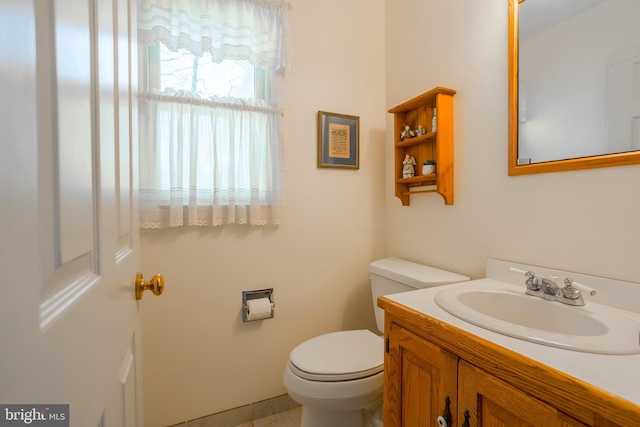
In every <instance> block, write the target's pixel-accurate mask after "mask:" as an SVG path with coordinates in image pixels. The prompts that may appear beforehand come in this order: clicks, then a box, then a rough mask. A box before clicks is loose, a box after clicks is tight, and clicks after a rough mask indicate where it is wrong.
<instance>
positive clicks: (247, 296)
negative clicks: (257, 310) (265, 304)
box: [242, 288, 276, 322]
mask: <svg viewBox="0 0 640 427" xmlns="http://www.w3.org/2000/svg"><path fill="white" fill-rule="evenodd" d="M262 298H268V299H269V302H270V303H271V314H270V315H269V316H268V317H262V318H259V319H249V318H248V315H249V305H248V304H247V302H248V301H250V300H255V299H262ZM275 305H276V304H275V303H274V301H273V288H266V289H255V290H252V291H242V321H243V322H253V321H256V320H264V319H273V316H274V308H275Z"/></svg>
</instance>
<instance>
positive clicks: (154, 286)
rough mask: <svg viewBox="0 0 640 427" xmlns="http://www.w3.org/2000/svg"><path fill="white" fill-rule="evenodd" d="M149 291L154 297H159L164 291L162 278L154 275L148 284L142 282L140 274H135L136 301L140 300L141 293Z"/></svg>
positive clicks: (159, 275) (160, 275)
mask: <svg viewBox="0 0 640 427" xmlns="http://www.w3.org/2000/svg"><path fill="white" fill-rule="evenodd" d="M147 290H150V291H151V292H153V294H154V295H160V294H161V293H162V291H164V277H162V274H156V275H155V276H153V277H152V278H151V280H149V281H148V282H145V281H144V278H143V277H142V273H138V274H136V299H142V293H143V292H144V291H147Z"/></svg>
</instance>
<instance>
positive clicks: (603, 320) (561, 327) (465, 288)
mask: <svg viewBox="0 0 640 427" xmlns="http://www.w3.org/2000/svg"><path fill="white" fill-rule="evenodd" d="M435 301H436V304H438V306H440V308H442V309H443V310H445V311H447V312H449V313H450V314H452V315H454V316H456V317H458V318H460V319H462V320H464V321H466V322H469V323H472V324H474V325H476V326H480V327H481V328H485V329H488V330H491V331H494V332H498V333H501V334H504V335H508V336H511V337H514V338H518V339H522V340H526V341H531V342H535V343H538V344H543V345H548V346H552V347H559V348H563V349H567V350H574V351H583V352H588V353H600V354H637V353H640V323H638V322H636V321H634V320H633V319H631V318H630V317H627V316H626V315H624V314H623V313H625V312H624V311H622V310H617V309H614V308H611V307H607V306H603V305H599V304H594V303H593V302H591V301H587V303H586V305H585V306H582V307H574V306H570V305H567V304H562V303H560V302H556V301H548V300H545V299H542V298H537V297H533V296H530V295H526V294H525V287H524V285H523V286H518V285H513V284H511V283H506V282H499V281H496V280H490V279H484V280H480V281H475V282H469V284H464V285H457V286H453V287H449V288H447V289H445V290H442V291H440V292H439V293H438V294H436V297H435Z"/></svg>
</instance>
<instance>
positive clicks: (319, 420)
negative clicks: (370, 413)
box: [283, 329, 384, 427]
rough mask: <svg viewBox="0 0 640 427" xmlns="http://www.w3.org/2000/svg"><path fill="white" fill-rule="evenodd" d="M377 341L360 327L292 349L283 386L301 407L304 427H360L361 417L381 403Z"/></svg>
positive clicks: (380, 349) (379, 344)
mask: <svg viewBox="0 0 640 427" xmlns="http://www.w3.org/2000/svg"><path fill="white" fill-rule="evenodd" d="M383 351H384V348H383V339H382V337H379V336H377V335H376V334H374V333H373V332H371V331H369V330H366V329H363V330H355V331H343V332H334V333H329V334H325V335H320V336H318V337H315V338H312V339H310V340H308V341H305V342H304V343H302V344H300V345H299V346H298V347H296V348H295V349H294V350H293V351H292V352H291V356H290V359H289V362H288V363H287V366H286V368H285V371H284V376H283V381H284V385H285V388H286V389H287V391H288V392H289V395H290V396H291V398H292V399H293V400H295V401H296V402H298V403H300V404H301V405H302V425H303V426H305V427H321V426H331V427H360V426H362V425H363V413H364V412H365V411H367V410H372V409H374V408H376V407H377V406H379V405H380V404H381V403H382V386H383V382H384V378H383V365H384V353H383Z"/></svg>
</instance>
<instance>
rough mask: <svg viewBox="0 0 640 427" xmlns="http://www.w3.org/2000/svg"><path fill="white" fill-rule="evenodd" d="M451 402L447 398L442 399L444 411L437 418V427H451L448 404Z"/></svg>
mask: <svg viewBox="0 0 640 427" xmlns="http://www.w3.org/2000/svg"><path fill="white" fill-rule="evenodd" d="M450 403H451V400H450V399H449V396H447V397H445V398H444V410H443V411H442V415H441V416H439V417H438V419H437V421H438V426H439V427H451V425H452V424H451V409H450V408H449V404H450Z"/></svg>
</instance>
